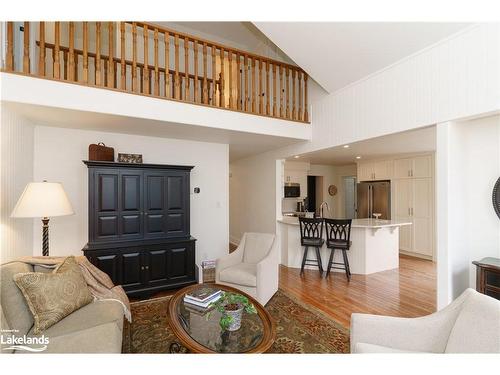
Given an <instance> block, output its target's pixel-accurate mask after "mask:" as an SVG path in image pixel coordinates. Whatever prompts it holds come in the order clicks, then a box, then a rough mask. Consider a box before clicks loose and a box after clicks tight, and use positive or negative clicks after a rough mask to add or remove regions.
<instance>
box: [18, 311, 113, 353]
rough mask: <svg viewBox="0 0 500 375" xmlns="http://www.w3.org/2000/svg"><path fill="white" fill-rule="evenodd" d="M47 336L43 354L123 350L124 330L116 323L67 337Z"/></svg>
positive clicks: (73, 333)
mask: <svg viewBox="0 0 500 375" xmlns="http://www.w3.org/2000/svg"><path fill="white" fill-rule="evenodd" d="M71 315H73V314H71ZM71 315H70V316H71ZM59 324H60V323H57V324H56V325H55V326H52V327H51V328H53V327H56V326H57V325H59ZM49 329H50V328H49ZM47 332H48V330H47ZM44 334H45V333H44ZM46 336H47V337H49V343H48V345H47V350H45V351H43V352H41V353H121V348H122V330H121V329H120V328H119V327H118V326H117V325H116V324H115V323H104V324H101V325H97V326H93V327H89V328H86V329H83V330H80V331H74V332H71V333H68V334H66V335H60V336H49V335H46ZM16 353H27V352H24V351H16Z"/></svg>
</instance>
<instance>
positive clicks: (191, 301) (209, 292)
mask: <svg viewBox="0 0 500 375" xmlns="http://www.w3.org/2000/svg"><path fill="white" fill-rule="evenodd" d="M221 296H222V290H218V289H213V288H199V289H196V290H194V291H192V292H191V293H188V294H186V295H185V296H184V303H186V304H188V305H193V306H194V307H197V308H198V309H200V308H201V309H206V308H208V307H209V306H210V304H211V303H213V302H215V301H217V300H218V299H219V298H220V297H221Z"/></svg>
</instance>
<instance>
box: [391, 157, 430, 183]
mask: <svg viewBox="0 0 500 375" xmlns="http://www.w3.org/2000/svg"><path fill="white" fill-rule="evenodd" d="M421 177H432V156H431V155H422V156H416V157H412V158H403V159H396V160H394V178H421Z"/></svg>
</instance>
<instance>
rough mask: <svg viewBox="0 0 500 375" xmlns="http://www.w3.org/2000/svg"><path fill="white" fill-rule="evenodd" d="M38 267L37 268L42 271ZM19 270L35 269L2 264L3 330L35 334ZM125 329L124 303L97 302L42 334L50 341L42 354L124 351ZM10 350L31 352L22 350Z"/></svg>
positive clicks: (0, 300)
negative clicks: (17, 279) (17, 278)
mask: <svg viewBox="0 0 500 375" xmlns="http://www.w3.org/2000/svg"><path fill="white" fill-rule="evenodd" d="M36 268H37V269H36V270H35V271H43V270H42V269H38V267H36ZM20 272H33V267H32V266H30V265H28V264H26V263H21V262H13V263H8V264H4V265H2V266H1V267H0V282H1V284H0V305H1V312H2V316H1V322H0V323H1V329H2V331H3V332H4V333H5V332H7V331H6V330H16V331H17V332H15V333H13V334H14V335H15V336H16V337H22V336H23V335H26V336H28V337H36V336H35V335H34V334H33V316H32V314H31V312H30V310H29V308H28V305H27V304H26V301H25V299H24V297H23V295H22V293H21V291H20V290H19V288H18V287H17V285H16V284H15V283H14V281H13V276H14V275H15V274H16V273H20ZM122 330H123V308H122V305H121V304H120V303H118V302H116V301H95V302H92V303H90V304H88V305H86V306H84V307H82V308H81V309H79V310H77V311H75V312H73V313H72V314H70V315H68V316H67V317H65V318H64V319H62V320H61V321H59V322H58V323H56V324H55V325H53V326H52V327H49V328H48V329H47V330H45V331H44V332H43V333H42V334H43V335H45V337H47V338H48V340H49V343H48V344H47V349H46V350H44V351H43V353H121V348H122ZM11 334H12V333H11ZM5 347H7V345H3V348H2V349H5ZM2 352H3V353H5V352H9V351H6V350H2ZM10 352H15V353H29V352H27V351H24V350H19V349H18V350H13V351H12V350H10Z"/></svg>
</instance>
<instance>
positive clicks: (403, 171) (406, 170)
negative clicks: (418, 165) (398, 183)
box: [394, 158, 412, 178]
mask: <svg viewBox="0 0 500 375" xmlns="http://www.w3.org/2000/svg"><path fill="white" fill-rule="evenodd" d="M411 168H412V159H410V158H406V159H396V160H394V178H408V177H410V175H411Z"/></svg>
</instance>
